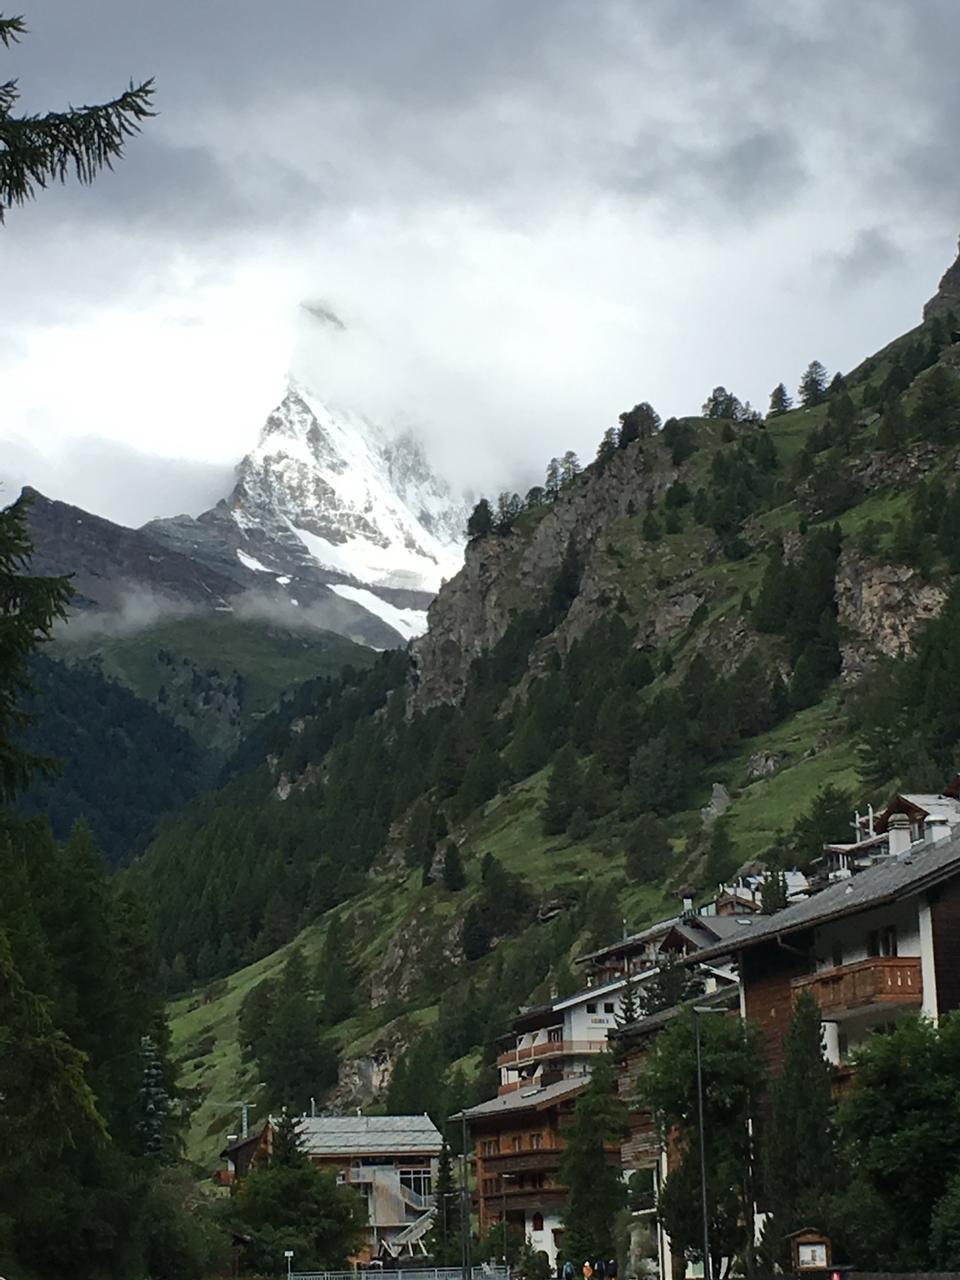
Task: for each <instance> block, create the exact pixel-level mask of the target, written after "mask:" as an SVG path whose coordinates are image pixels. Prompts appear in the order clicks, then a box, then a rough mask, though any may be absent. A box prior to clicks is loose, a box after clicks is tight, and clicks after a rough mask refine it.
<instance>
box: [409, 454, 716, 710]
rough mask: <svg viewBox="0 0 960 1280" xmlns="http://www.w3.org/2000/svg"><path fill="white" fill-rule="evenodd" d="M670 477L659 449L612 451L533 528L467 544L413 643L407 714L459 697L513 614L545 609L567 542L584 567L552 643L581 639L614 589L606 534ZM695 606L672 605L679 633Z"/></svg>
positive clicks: (681, 600) (689, 602)
mask: <svg viewBox="0 0 960 1280" xmlns="http://www.w3.org/2000/svg"><path fill="white" fill-rule="evenodd" d="M675 475H676V468H675V467H674V466H673V465H672V463H671V461H670V455H669V453H668V452H667V450H666V448H665V447H664V446H663V445H662V444H661V443H660V442H659V441H656V440H650V441H643V442H637V443H635V444H632V445H629V446H628V447H627V448H626V449H624V450H622V451H620V452H618V453H617V454H616V455H615V456H614V458H613V459H612V461H611V462H610V464H609V465H608V467H607V468H606V470H605V471H604V473H603V475H602V476H596V475H595V474H594V473H584V474H583V475H581V476H579V477H578V478H577V479H576V480H575V481H574V482H573V483H572V484H571V485H569V486H568V487H567V488H566V489H564V490H563V491H562V492H561V493H560V496H559V497H558V498H557V500H556V502H554V503H553V504H551V505H550V506H549V507H546V508H544V510H543V512H542V514H541V513H537V515H536V516H535V517H533V518H534V519H536V524H535V527H534V528H533V529H532V530H530V529H528V528H522V527H521V528H518V529H516V530H514V531H511V532H509V533H504V534H495V535H492V536H489V537H485V538H482V539H480V540H477V541H474V542H471V543H469V544H468V546H467V549H466V555H465V561H464V566H463V568H462V569H461V571H460V572H459V573H458V574H457V576H456V577H455V578H454V579H453V580H452V581H451V582H448V583H447V584H446V586H445V587H444V588H443V589H442V590H441V591H440V593H439V595H438V596H437V598H436V600H435V601H434V602H433V604H432V605H431V606H430V609H429V613H428V618H429V628H430V629H429V631H428V632H427V634H426V635H424V636H422V637H421V638H420V639H419V640H417V641H416V642H415V643H414V645H413V648H412V655H413V661H414V677H413V683H412V687H411V694H410V707H411V710H416V711H423V710H426V709H427V708H428V707H431V706H435V705H437V704H438V703H444V702H455V701H457V700H458V699H459V698H460V697H461V696H462V694H463V691H464V689H465V687H466V681H467V677H468V675H469V672H470V665H471V663H472V662H473V660H474V659H475V658H477V657H479V656H480V655H481V654H483V653H486V652H487V651H489V650H490V649H491V648H492V647H493V646H494V645H495V644H496V643H497V641H498V640H499V639H500V638H501V636H502V635H503V634H504V632H505V631H506V629H507V626H508V625H509V623H510V619H511V618H512V617H513V616H514V615H515V614H517V613H519V612H521V611H523V610H528V609H536V608H538V607H539V606H541V605H542V604H544V603H545V602H546V600H547V598H548V596H549V593H550V591H551V589H552V587H553V583H554V581H555V579H556V576H557V573H558V571H559V569H560V565H561V563H562V562H563V558H564V555H565V553H566V550H567V546H568V544H569V543H570V541H571V539H572V540H573V542H574V545H575V546H576V548H577V551H578V554H579V555H580V557H581V559H582V561H583V576H582V581H581V588H580V593H579V595H578V597H577V599H576V600H575V601H574V603H573V606H572V607H571V609H570V612H569V614H568V616H567V618H566V619H565V620H564V623H563V625H562V626H561V627H560V628H559V629H558V631H557V633H556V634H555V636H554V638H553V642H554V643H555V644H558V645H560V646H561V647H566V645H568V644H569V643H570V642H571V641H572V640H573V639H575V638H576V637H577V636H578V635H582V634H583V632H584V631H586V629H587V628H588V627H589V626H590V624H591V622H592V621H593V620H594V619H595V618H596V616H597V611H598V609H603V608H606V607H609V606H610V604H611V600H610V598H609V593H610V591H612V590H614V591H615V590H616V575H615V574H614V573H612V572H611V566H610V564H609V563H608V560H607V556H606V543H607V540H608V537H609V535H610V533H611V531H612V530H613V528H614V526H615V525H616V524H617V522H618V521H620V520H623V519H625V518H626V517H627V516H629V515H633V514H635V513H636V512H639V511H642V509H643V506H644V504H645V502H646V499H647V495H648V494H651V493H652V494H653V495H654V497H655V498H656V497H658V496H659V495H660V494H661V493H662V492H663V490H664V489H666V487H667V486H668V485H669V484H670V482H671V481H672V480H673V479H674V477H675ZM697 603H699V600H698V598H697V597H694V596H693V595H690V594H689V593H686V592H684V591H683V590H682V589H681V590H680V591H679V592H678V593H676V594H675V595H674V597H673V598H672V602H671V607H672V609H673V612H674V619H675V620H677V621H678V622H679V623H680V624H681V625H682V624H683V623H684V621H685V620H686V619H687V618H689V616H690V615H691V614H692V613H693V611H694V610H695V609H696V607H697ZM667 614H668V608H667V606H666V603H665V604H664V608H663V611H662V612H661V614H660V618H661V625H662V628H663V627H665V628H666V630H668V631H669V630H670V628H671V625H672V623H671V621H669V620H668V618H667ZM653 625H654V626H655V625H656V623H653Z"/></svg>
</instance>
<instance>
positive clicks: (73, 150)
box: [0, 14, 156, 222]
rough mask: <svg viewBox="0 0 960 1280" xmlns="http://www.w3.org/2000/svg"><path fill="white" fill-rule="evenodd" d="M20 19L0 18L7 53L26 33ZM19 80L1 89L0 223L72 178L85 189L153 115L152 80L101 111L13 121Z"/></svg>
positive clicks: (50, 114) (92, 109) (0, 41)
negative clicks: (51, 187) (44, 191)
mask: <svg viewBox="0 0 960 1280" xmlns="http://www.w3.org/2000/svg"><path fill="white" fill-rule="evenodd" d="M26 30H27V28H26V26H25V24H24V21H23V19H22V18H20V17H14V18H6V17H4V16H3V15H2V14H0V45H3V47H4V48H9V47H10V45H11V44H16V43H18V42H19V39H20V37H21V36H22V35H24V34H25V33H26ZM18 97H19V92H18V89H17V82H16V80H8V81H6V82H4V83H2V84H0V222H3V217H4V211H5V210H6V209H9V208H12V207H13V206H14V205H21V204H24V203H26V201H27V200H31V199H32V198H33V197H34V196H35V195H36V193H37V191H38V189H42V188H44V187H46V186H47V185H48V183H50V182H65V181H66V180H67V176H68V175H69V174H71V173H72V174H73V176H74V177H76V179H77V180H78V181H79V182H81V183H84V184H87V183H90V182H92V181H93V180H94V178H95V177H96V176H97V174H98V173H99V172H100V171H101V170H102V169H111V168H112V167H113V163H112V162H113V161H114V160H117V159H119V158H120V157H121V156H122V155H123V149H124V144H125V143H126V141H127V139H128V138H131V137H133V136H134V135H135V134H137V133H139V132H140V126H141V123H142V122H143V121H144V120H146V119H148V118H149V117H151V116H153V115H155V114H156V113H155V112H154V111H152V110H151V109H150V108H151V104H152V101H153V80H152V79H150V80H145V81H144V82H143V83H142V84H139V85H135V84H134V83H133V82H132V81H131V82H130V86H129V88H128V89H127V90H126V91H125V92H124V93H122V94H120V96H119V97H117V98H114V99H113V100H112V101H110V102H104V103H101V104H100V105H99V106H83V107H68V108H67V110H66V111H51V112H48V113H47V114H45V115H31V116H14V115H13V114H12V112H13V108H14V106H15V104H16V102H17V100H18Z"/></svg>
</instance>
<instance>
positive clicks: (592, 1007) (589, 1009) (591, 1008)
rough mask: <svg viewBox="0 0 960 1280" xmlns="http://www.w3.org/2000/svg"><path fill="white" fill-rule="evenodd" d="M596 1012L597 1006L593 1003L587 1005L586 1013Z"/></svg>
mask: <svg viewBox="0 0 960 1280" xmlns="http://www.w3.org/2000/svg"><path fill="white" fill-rule="evenodd" d="M596 1012H597V1006H596V1005H595V1004H588V1005H587V1013H596Z"/></svg>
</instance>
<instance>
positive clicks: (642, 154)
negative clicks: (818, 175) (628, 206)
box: [613, 129, 806, 221]
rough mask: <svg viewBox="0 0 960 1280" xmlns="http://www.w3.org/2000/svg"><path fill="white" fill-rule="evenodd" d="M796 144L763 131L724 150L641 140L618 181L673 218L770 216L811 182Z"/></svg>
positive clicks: (781, 135) (732, 141) (786, 135)
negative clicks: (734, 215) (800, 188)
mask: <svg viewBox="0 0 960 1280" xmlns="http://www.w3.org/2000/svg"><path fill="white" fill-rule="evenodd" d="M805 176H806V174H805V169H804V165H803V161H802V158H801V156H800V152H799V149H798V147H797V144H796V142H795V140H794V139H793V138H792V137H791V136H790V135H789V133H787V132H786V131H785V130H783V129H779V130H772V129H758V130H756V131H753V132H750V133H748V134H746V135H745V136H743V137H739V138H733V139H730V140H724V141H723V142H721V143H720V144H718V145H715V146H710V145H708V144H706V143H701V144H698V145H693V146H686V145H682V144H677V143H674V142H672V141H670V140H669V139H666V138H663V137H658V136H656V135H647V136H645V137H643V138H642V139H639V140H638V141H637V142H636V143H635V144H634V145H633V146H632V147H631V148H630V149H629V150H628V151H627V152H626V153H625V154H624V156H623V159H622V165H621V167H620V169H619V170H618V173H617V174H616V176H615V177H614V179H613V185H615V186H619V187H620V189H621V190H622V191H624V192H625V193H627V194H629V195H631V196H633V197H635V198H638V199H646V200H649V201H651V202H653V203H660V204H662V205H663V206H664V208H665V211H666V212H667V213H668V214H669V215H670V217H680V218H684V219H689V220H692V221H698V220H700V219H702V218H703V217H704V216H707V215H708V216H709V217H710V218H713V219H715V218H716V217H717V216H718V215H719V216H722V217H723V216H729V215H731V214H740V215H744V216H747V217H749V218H761V217H764V216H767V215H769V212H770V209H771V207H772V206H774V205H779V204H781V203H782V202H784V201H788V200H789V199H790V198H791V196H793V195H794V194H795V193H796V191H797V189H798V187H799V186H800V185H801V184H802V182H803V181H804V179H805Z"/></svg>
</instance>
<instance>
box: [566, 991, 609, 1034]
mask: <svg viewBox="0 0 960 1280" xmlns="http://www.w3.org/2000/svg"><path fill="white" fill-rule="evenodd" d="M588 1004H590V1005H593V1006H594V1007H595V1009H596V1012H595V1013H591V1012H590V1011H589V1010H588V1008H587V1005H588ZM563 1012H564V1016H563V1032H564V1039H565V1040H605V1039H606V1036H607V1032H608V1031H612V1030H613V1028H614V1027H615V1026H616V1025H617V1017H616V1015H617V1014H618V1013H619V1012H620V992H619V991H614V992H611V993H608V994H606V995H598V996H597V998H596V1000H588V1001H584V1003H583V1004H577V1005H574V1006H572V1008H570V1009H565V1010H564V1011H563Z"/></svg>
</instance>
